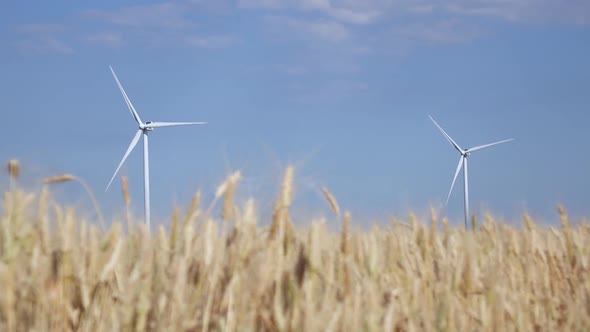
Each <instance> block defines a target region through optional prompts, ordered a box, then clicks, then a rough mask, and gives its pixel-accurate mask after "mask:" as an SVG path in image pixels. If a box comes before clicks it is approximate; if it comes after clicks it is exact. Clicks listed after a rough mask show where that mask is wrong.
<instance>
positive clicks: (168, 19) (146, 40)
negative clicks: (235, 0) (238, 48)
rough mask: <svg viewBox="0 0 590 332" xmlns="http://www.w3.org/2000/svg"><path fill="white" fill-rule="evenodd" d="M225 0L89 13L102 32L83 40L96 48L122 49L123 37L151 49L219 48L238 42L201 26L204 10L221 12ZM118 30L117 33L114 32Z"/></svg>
mask: <svg viewBox="0 0 590 332" xmlns="http://www.w3.org/2000/svg"><path fill="white" fill-rule="evenodd" d="M226 6H228V3H227V1H226V0H219V1H213V0H189V1H176V2H172V1H170V2H164V3H160V4H149V5H138V6H128V7H120V8H116V9H112V10H87V11H85V12H84V15H85V16H86V17H92V18H95V19H96V20H97V21H98V22H99V23H100V24H101V27H100V29H102V30H103V31H101V32H98V33H94V34H91V35H88V36H86V37H85V38H84V39H85V40H86V41H87V42H89V43H92V44H95V45H102V46H108V47H119V46H122V45H123V43H122V40H123V37H125V39H127V40H130V41H131V40H132V41H133V42H134V43H135V44H136V45H137V44H139V45H144V46H145V47H148V48H160V47H171V46H172V47H199V48H209V49H217V48H224V47H228V46H231V45H234V44H236V43H237V41H238V38H236V37H234V36H230V35H229V34H227V33H220V32H219V33H218V32H210V31H207V32H205V31H203V27H204V26H205V25H204V24H199V18H200V17H199V13H200V14H202V11H201V9H202V10H203V11H209V10H211V11H212V12H219V10H220V9H223V8H226ZM113 31H116V32H113Z"/></svg>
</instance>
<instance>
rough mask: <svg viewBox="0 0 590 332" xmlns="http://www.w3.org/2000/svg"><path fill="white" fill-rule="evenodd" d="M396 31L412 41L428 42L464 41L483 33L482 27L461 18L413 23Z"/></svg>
mask: <svg viewBox="0 0 590 332" xmlns="http://www.w3.org/2000/svg"><path fill="white" fill-rule="evenodd" d="M394 32H395V33H396V34H397V35H399V36H400V37H402V38H405V39H408V40H410V41H413V42H418V43H427V44H457V43H464V42H468V41H471V40H473V39H475V38H477V37H478V36H480V35H481V29H479V28H478V27H476V26H472V25H469V24H466V23H465V22H462V21H461V20H459V19H448V20H441V21H433V22H428V23H426V22H419V23H412V24H409V25H405V26H401V27H399V28H397V29H395V31H394Z"/></svg>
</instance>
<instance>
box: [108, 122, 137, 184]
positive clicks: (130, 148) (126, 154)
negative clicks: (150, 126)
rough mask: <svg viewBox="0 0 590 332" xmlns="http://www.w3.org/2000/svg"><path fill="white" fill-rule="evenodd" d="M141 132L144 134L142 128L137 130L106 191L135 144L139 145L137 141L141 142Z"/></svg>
mask: <svg viewBox="0 0 590 332" xmlns="http://www.w3.org/2000/svg"><path fill="white" fill-rule="evenodd" d="M141 134H142V130H141V129H140V130H138V131H137V134H135V136H134V137H133V139H132V140H131V144H129V147H128V148H127V152H125V155H124V156H123V159H121V162H120V163H119V166H117V169H116V170H115V174H113V177H112V178H111V181H109V184H108V185H107V189H106V190H105V191H107V190H109V187H110V186H111V183H113V180H114V179H115V176H116V175H117V173H118V172H119V169H120V168H121V166H123V163H124V162H125V160H126V159H127V157H128V156H129V154H130V153H131V151H133V148H135V146H136V145H137V142H139V138H140V137H141Z"/></svg>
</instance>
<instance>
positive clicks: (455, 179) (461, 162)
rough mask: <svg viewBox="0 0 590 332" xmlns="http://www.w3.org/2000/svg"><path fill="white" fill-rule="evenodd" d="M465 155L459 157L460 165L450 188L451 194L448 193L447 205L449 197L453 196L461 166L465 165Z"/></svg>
mask: <svg viewBox="0 0 590 332" xmlns="http://www.w3.org/2000/svg"><path fill="white" fill-rule="evenodd" d="M463 158H465V157H464V156H463V155H461V157H460V158H459V165H457V170H456V171H455V177H454V178H453V183H451V189H450V190H449V194H448V195H447V203H446V204H447V205H448V204H449V198H451V193H452V192H453V187H454V186H455V181H457V176H458V175H459V172H461V167H463Z"/></svg>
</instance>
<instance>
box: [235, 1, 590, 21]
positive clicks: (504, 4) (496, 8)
mask: <svg viewBox="0 0 590 332" xmlns="http://www.w3.org/2000/svg"><path fill="white" fill-rule="evenodd" d="M238 6H239V7H242V8H249V9H253V8H262V9H271V10H292V11H301V12H319V13H323V14H325V15H326V16H327V17H331V18H334V19H336V20H339V21H341V22H344V23H350V24H370V23H373V22H375V21H377V20H378V19H382V20H389V19H391V18H392V17H396V16H399V15H400V14H404V13H409V14H421V15H428V14H433V15H438V16H440V15H446V16H451V17H455V18H457V17H460V16H487V17H490V18H496V19H499V20H505V21H510V22H529V21H535V22H562V23H570V24H590V1H588V0H568V1H563V0H364V1H357V0H238ZM438 18H440V17H438Z"/></svg>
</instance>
